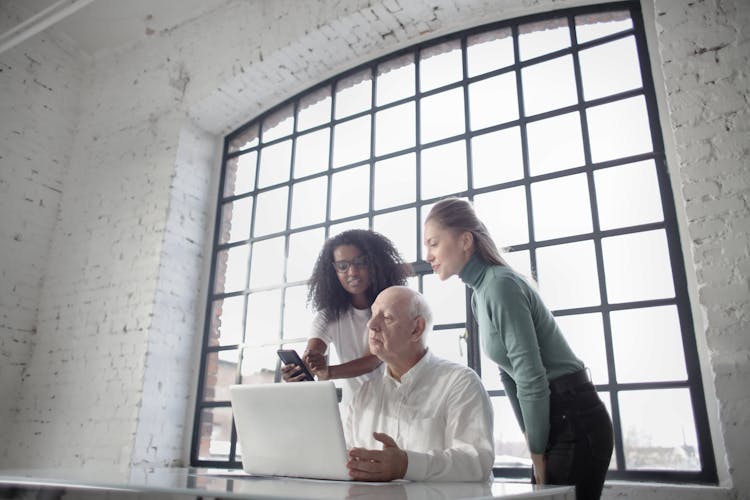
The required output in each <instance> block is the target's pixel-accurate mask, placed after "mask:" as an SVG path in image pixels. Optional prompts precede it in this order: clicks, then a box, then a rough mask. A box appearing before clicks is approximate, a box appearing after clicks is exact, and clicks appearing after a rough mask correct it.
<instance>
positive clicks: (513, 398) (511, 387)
mask: <svg viewBox="0 0 750 500" xmlns="http://www.w3.org/2000/svg"><path fill="white" fill-rule="evenodd" d="M500 380H502V381H503V387H505V394H507V395H508V401H509V402H510V407H511V408H512V409H513V414H514V415H515V416H516V420H517V421H518V425H519V427H521V430H522V431H523V432H526V426H524V424H523V414H522V413H521V406H520V405H519V403H518V394H517V392H518V391H517V389H516V382H515V380H513V378H511V376H510V375H508V373H507V372H506V371H504V370H503V369H502V368H500Z"/></svg>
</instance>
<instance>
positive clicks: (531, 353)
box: [488, 277, 549, 453]
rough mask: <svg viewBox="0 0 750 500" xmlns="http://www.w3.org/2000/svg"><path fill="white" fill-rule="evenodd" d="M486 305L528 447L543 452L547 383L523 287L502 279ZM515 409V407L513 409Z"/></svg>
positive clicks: (544, 445) (547, 421) (547, 433)
mask: <svg viewBox="0 0 750 500" xmlns="http://www.w3.org/2000/svg"><path fill="white" fill-rule="evenodd" d="M488 302H489V304H488V306H489V308H490V312H491V315H492V319H493V322H494V326H495V327H496V329H497V332H498V333H499V335H500V336H501V337H502V340H503V343H504V345H505V348H506V350H507V356H508V361H509V363H510V368H511V369H510V370H509V372H510V373H509V374H508V375H511V378H512V379H513V381H514V382H515V387H516V398H517V400H518V406H519V408H520V413H521V417H522V419H523V425H522V426H521V427H522V428H523V429H525V431H526V437H527V439H528V440H529V449H530V451H531V452H532V453H544V450H545V449H546V447H547V438H548V436H549V382H548V380H547V370H546V368H545V367H544V364H543V363H542V355H541V351H540V349H539V341H538V339H537V335H536V329H535V328H534V321H533V318H532V313H531V301H530V298H529V297H528V295H527V294H526V290H524V288H522V286H521V284H520V283H518V282H517V281H516V280H515V279H514V278H512V277H506V278H501V279H499V280H498V282H497V285H496V286H495V287H493V288H492V290H490V296H489V297H488ZM514 410H515V408H514Z"/></svg>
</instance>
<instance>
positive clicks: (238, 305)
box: [208, 295, 245, 346]
mask: <svg viewBox="0 0 750 500" xmlns="http://www.w3.org/2000/svg"><path fill="white" fill-rule="evenodd" d="M244 316H245V297H244V295H240V296H237V297H226V298H224V299H222V300H216V301H214V302H213V304H212V308H211V329H210V330H209V331H210V336H209V338H208V345H211V346H214V345H222V346H224V345H236V344H239V343H241V342H242V319H243V318H244Z"/></svg>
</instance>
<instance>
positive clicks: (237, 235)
mask: <svg viewBox="0 0 750 500" xmlns="http://www.w3.org/2000/svg"><path fill="white" fill-rule="evenodd" d="M252 210H253V199H252V198H242V199H241V200H236V201H233V202H231V203H224V204H223V205H222V208H221V229H220V230H219V243H231V242H234V241H240V240H246V239H248V238H249V237H250V215H251V214H252Z"/></svg>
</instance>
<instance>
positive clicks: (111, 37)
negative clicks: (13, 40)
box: [0, 0, 230, 56]
mask: <svg viewBox="0 0 750 500" xmlns="http://www.w3.org/2000/svg"><path fill="white" fill-rule="evenodd" d="M3 1H4V2H7V4H11V5H12V9H13V10H15V11H16V12H17V13H19V14H20V15H21V16H22V17H23V19H24V20H25V19H28V18H29V17H31V16H32V15H35V14H37V13H39V12H41V11H43V10H44V9H45V8H47V7H49V6H51V5H53V4H56V3H59V1H58V0H3ZM229 1H230V0H93V2H91V3H89V4H88V5H86V6H85V7H83V8H81V9H80V10H78V11H76V12H74V13H73V14H71V15H70V16H68V17H66V18H64V19H62V20H61V21H59V22H57V23H55V24H54V25H52V26H51V27H50V28H48V30H53V31H54V32H55V33H58V34H59V33H64V34H65V35H67V36H68V37H69V38H71V39H72V40H73V41H74V42H75V43H76V44H77V45H78V47H79V48H80V49H81V50H82V51H84V52H86V53H87V54H89V55H92V56H93V55H95V54H96V53H97V52H99V51H102V50H112V49H116V48H118V47H123V46H127V45H131V44H133V43H135V42H137V41H139V40H143V39H146V38H148V36H149V35H150V34H154V33H158V32H159V31H161V30H164V29H169V28H173V27H175V26H177V25H179V24H182V23H184V22H185V21H187V20H189V19H191V18H194V17H197V16H199V15H201V14H203V13H205V12H208V11H210V10H213V9H215V8H216V7H219V6H221V5H224V4H226V3H228V2H229ZM68 3H71V2H70V0H69V2H68ZM0 34H1V33H0Z"/></svg>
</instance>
